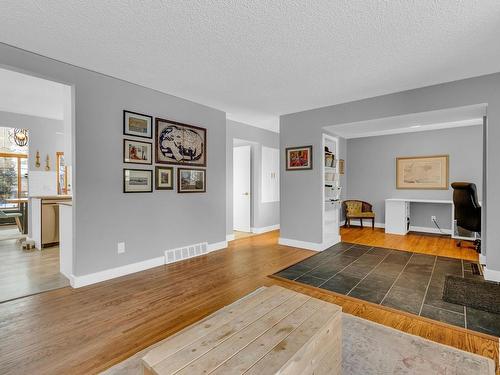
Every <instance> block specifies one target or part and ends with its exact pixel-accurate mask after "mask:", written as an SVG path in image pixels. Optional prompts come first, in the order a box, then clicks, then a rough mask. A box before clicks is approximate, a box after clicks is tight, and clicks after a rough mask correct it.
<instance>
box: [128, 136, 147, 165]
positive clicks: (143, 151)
mask: <svg viewBox="0 0 500 375" xmlns="http://www.w3.org/2000/svg"><path fill="white" fill-rule="evenodd" d="M152 149H153V145H152V144H151V143H147V142H140V141H135V140H133V139H124V140H123V162H124V163H134V164H150V165H151V164H153V152H152Z"/></svg>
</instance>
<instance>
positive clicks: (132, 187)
mask: <svg viewBox="0 0 500 375" xmlns="http://www.w3.org/2000/svg"><path fill="white" fill-rule="evenodd" d="M152 191H153V171H150V170H147V169H124V170H123V192H124V193H151V192H152Z"/></svg>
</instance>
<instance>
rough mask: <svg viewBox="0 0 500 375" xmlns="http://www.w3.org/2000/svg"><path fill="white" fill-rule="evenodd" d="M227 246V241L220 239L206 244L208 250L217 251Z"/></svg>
mask: <svg viewBox="0 0 500 375" xmlns="http://www.w3.org/2000/svg"><path fill="white" fill-rule="evenodd" d="M226 247H227V241H220V242H215V243H209V244H208V246H207V250H208V252H209V253H210V252H212V251H217V250H221V249H225V248H226Z"/></svg>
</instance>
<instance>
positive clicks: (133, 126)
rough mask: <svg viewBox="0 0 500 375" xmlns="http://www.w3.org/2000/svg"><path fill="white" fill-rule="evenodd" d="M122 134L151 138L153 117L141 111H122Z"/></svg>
mask: <svg viewBox="0 0 500 375" xmlns="http://www.w3.org/2000/svg"><path fill="white" fill-rule="evenodd" d="M123 134H124V135H132V136H134V137H141V138H153V117H151V116H148V115H143V114H142V113H136V112H130V111H123Z"/></svg>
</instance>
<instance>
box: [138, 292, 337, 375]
mask: <svg viewBox="0 0 500 375" xmlns="http://www.w3.org/2000/svg"><path fill="white" fill-rule="evenodd" d="M341 315H342V310H341V308H340V307H339V306H337V305H333V304H331V303H327V302H324V301H321V300H318V299H315V298H312V297H309V296H306V295H303V294H300V293H297V292H294V291H291V290H288V289H284V288H281V287H278V286H272V287H269V288H265V287H264V288H260V289H258V290H256V291H255V292H253V293H251V294H249V295H248V296H246V297H244V298H242V299H240V300H238V301H236V302H235V303H233V304H231V305H229V306H226V307H225V308H223V309H221V310H219V311H217V312H215V313H214V314H212V315H210V316H208V317H207V318H205V319H203V320H202V321H200V322H198V323H195V324H193V325H192V326H190V327H187V328H186V329H184V330H182V331H180V332H179V333H177V334H176V335H174V336H172V337H170V338H169V339H167V340H166V341H165V342H163V343H162V344H161V345H159V346H157V347H155V348H154V349H152V350H151V351H150V352H149V353H147V354H146V356H144V358H143V359H142V363H143V368H144V373H145V374H148V375H150V374H155V375H166V374H179V375H180V374H202V373H210V374H243V373H245V374H259V375H263V374H276V373H279V374H313V373H314V374H340V373H341V360H342V323H341Z"/></svg>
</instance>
